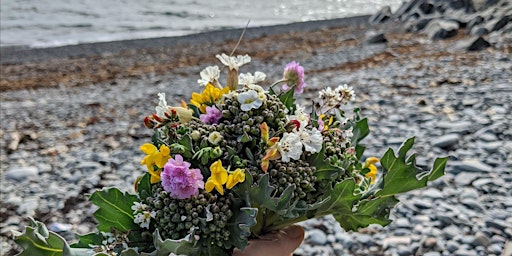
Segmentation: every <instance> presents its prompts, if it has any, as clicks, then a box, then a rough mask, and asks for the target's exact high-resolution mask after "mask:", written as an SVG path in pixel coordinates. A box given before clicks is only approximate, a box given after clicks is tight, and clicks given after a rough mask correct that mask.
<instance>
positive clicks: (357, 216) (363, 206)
mask: <svg viewBox="0 0 512 256" xmlns="http://www.w3.org/2000/svg"><path fill="white" fill-rule="evenodd" d="M397 202H398V200H397V199H396V198H395V197H379V198H374V199H371V200H363V201H361V202H360V203H359V205H358V206H357V210H355V211H350V212H346V213H345V212H341V211H340V212H338V213H335V214H333V216H334V218H335V219H336V220H337V221H338V223H340V225H341V227H343V229H345V230H353V231H357V229H359V228H363V227H368V225H370V224H379V225H382V226H386V225H388V224H389V223H391V220H389V219H388V218H389V211H390V209H391V208H392V207H393V206H395V205H396V203H397Z"/></svg>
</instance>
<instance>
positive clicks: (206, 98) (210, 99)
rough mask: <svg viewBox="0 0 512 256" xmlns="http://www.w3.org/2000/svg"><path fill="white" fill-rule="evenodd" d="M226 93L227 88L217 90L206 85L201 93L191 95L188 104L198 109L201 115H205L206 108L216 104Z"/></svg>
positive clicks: (210, 85)
mask: <svg viewBox="0 0 512 256" xmlns="http://www.w3.org/2000/svg"><path fill="white" fill-rule="evenodd" d="M228 92H229V87H225V88H223V89H219V88H215V87H214V86H213V85H212V84H210V83H208V84H207V85H206V87H205V88H204V90H203V92H202V93H197V92H193V93H192V99H191V100H190V103H191V104H192V105H194V106H196V107H197V108H199V110H200V111H201V113H206V106H208V105H212V104H214V103H216V102H217V101H218V100H219V99H220V98H222V95H224V94H226V93H228Z"/></svg>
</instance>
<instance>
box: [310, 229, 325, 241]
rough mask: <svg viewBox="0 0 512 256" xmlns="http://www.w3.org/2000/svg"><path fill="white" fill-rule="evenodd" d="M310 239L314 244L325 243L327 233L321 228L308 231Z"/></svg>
mask: <svg viewBox="0 0 512 256" xmlns="http://www.w3.org/2000/svg"><path fill="white" fill-rule="evenodd" d="M308 239H309V241H311V243H312V244H313V245H324V244H326V243H327V235H325V233H324V232H323V231H322V230H320V229H313V230H310V231H308Z"/></svg>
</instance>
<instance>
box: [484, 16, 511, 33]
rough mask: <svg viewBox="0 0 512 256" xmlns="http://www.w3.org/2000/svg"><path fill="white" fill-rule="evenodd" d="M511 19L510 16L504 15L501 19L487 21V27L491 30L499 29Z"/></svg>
mask: <svg viewBox="0 0 512 256" xmlns="http://www.w3.org/2000/svg"><path fill="white" fill-rule="evenodd" d="M509 21H510V17H508V16H504V17H501V18H499V19H494V20H492V21H490V22H487V25H486V26H485V28H486V29H487V30H488V31H489V32H492V31H498V30H500V29H502V28H504V27H505V26H506V25H507V24H508V22H509Z"/></svg>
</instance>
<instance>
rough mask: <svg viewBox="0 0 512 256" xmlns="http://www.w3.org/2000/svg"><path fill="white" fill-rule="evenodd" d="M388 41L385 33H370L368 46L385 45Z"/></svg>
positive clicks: (367, 41) (367, 40)
mask: <svg viewBox="0 0 512 256" xmlns="http://www.w3.org/2000/svg"><path fill="white" fill-rule="evenodd" d="M387 41H388V40H387V39H386V37H385V36H384V34H383V33H370V34H369V35H367V39H366V43H367V44H383V43H386V42H387Z"/></svg>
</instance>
